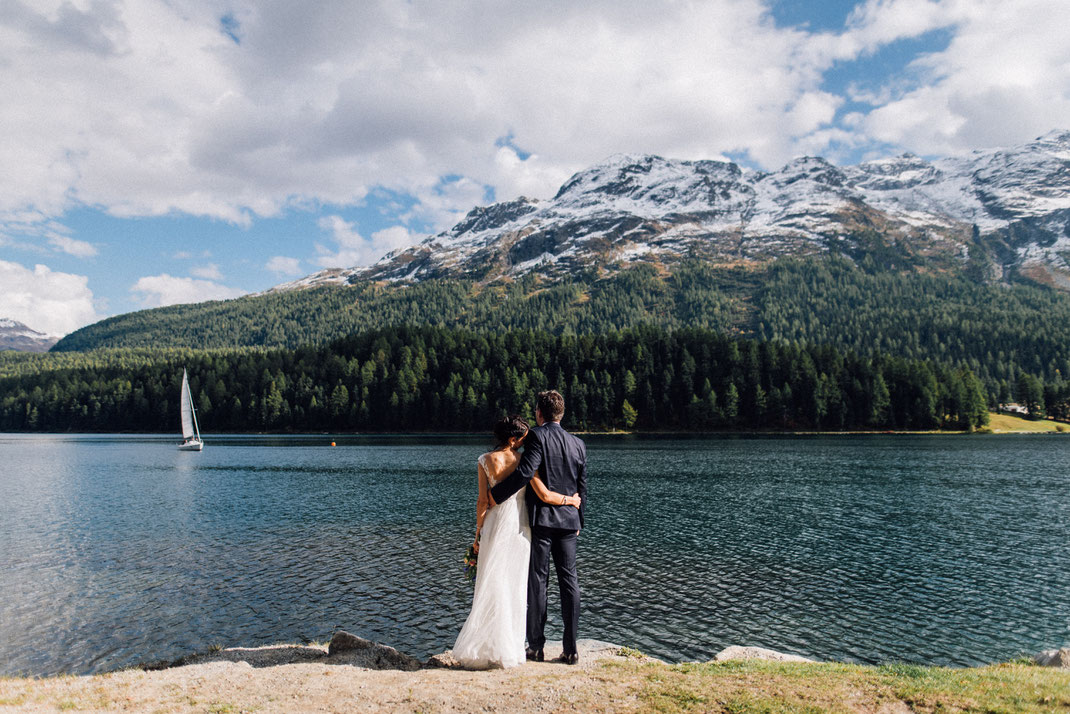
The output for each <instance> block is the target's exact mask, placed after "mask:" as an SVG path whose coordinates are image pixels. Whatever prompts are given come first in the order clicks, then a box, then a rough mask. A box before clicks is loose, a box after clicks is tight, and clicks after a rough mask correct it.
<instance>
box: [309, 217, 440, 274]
mask: <svg viewBox="0 0 1070 714" xmlns="http://www.w3.org/2000/svg"><path fill="white" fill-rule="evenodd" d="M319 227H320V228H322V229H323V230H325V231H329V232H330V233H331V237H332V238H333V239H334V242H335V247H334V249H333V250H332V249H331V248H328V247H325V246H323V245H317V246H316V249H317V255H316V257H315V258H313V262H315V263H316V264H317V265H319V266H321V267H323V268H352V267H356V266H359V265H371V264H372V263H374V262H375V261H376V260H378V259H379V258H382V257H383V256H384V255H386V254H387V253H389V252H390V251H392V250H397V249H398V248H404V247H406V246H410V245H412V244H413V243H415V242H416V241H417V240H418V239H419V236H417V235H415V234H413V233H410V232H409V230H408V229H407V228H405V227H404V226H392V227H390V228H384V229H383V230H381V231H376V232H375V233H372V235H371V238H365V237H364V236H362V235H361V234H360V233H358V232H357V230H356V227H355V226H354V225H353V224H352V223H350V222H348V221H346V220H345V219H343V218H342V217H341V216H325V217H323V218H321V219H320V220H319Z"/></svg>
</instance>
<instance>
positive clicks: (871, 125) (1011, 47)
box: [851, 0, 1070, 154]
mask: <svg viewBox="0 0 1070 714" xmlns="http://www.w3.org/2000/svg"><path fill="white" fill-rule="evenodd" d="M855 20H856V22H855V28H854V29H853V30H852V31H851V32H852V33H853V34H856V35H858V36H859V37H865V38H868V39H866V40H865V41H867V42H876V41H888V40H889V39H895V38H900V37H909V36H916V35H919V34H921V33H924V32H926V31H928V30H934V29H947V30H949V31H950V32H951V39H950V42H949V43H948V46H947V48H946V49H943V50H940V51H938V52H933V53H930V54H928V55H923V56H921V57H919V58H918V59H916V60H915V61H914V62H913V64H912V66H911V70H912V72H913V73H915V74H916V75H917V78H916V79H915V81H913V82H909V83H903V82H902V81H901V80H899V79H897V78H892V79H890V80H888V81H887V82H885V83H884V84H883V85H882V86H881V87H880V88H879V90H878V91H876V92H873V93H871V94H870V95H869V96H867V95H866V94H865V93H861V92H860V93H858V98H861V99H864V100H865V101H870V102H873V103H874V104H875V106H874V108H873V109H872V110H871V111H869V112H866V113H865V115H864V118H862V120H861V121H860V122H859V124H858V126H859V128H860V129H861V130H863V131H864V132H865V134H866V135H867V136H868V137H869V138H871V139H875V140H878V141H881V142H887V143H890V144H895V145H899V146H902V147H905V148H909V149H910V150H912V151H916V152H919V153H925V154H951V153H962V152H966V151H968V150H971V149H976V148H984V147H992V146H1007V145H1013V144H1016V143H1021V142H1023V141H1027V140H1030V139H1032V138H1034V137H1036V136H1038V135H1041V134H1044V133H1046V132H1047V131H1049V130H1051V129H1057V128H1058V129H1064V128H1067V126H1068V118H1070V43H1067V42H1066V33H1065V29H1064V28H1066V27H1068V26H1070V3H1066V2H1064V1H1063V0H1018V1H1016V2H1012V3H1008V2H997V1H995V0H975V1H973V2H965V1H963V0H942V1H940V2H925V1H923V0H871V2H869V3H867V5H866V6H865V7H864V8H863V9H862V10H860V11H859V12H858V13H856V17H855ZM873 38H877V39H873Z"/></svg>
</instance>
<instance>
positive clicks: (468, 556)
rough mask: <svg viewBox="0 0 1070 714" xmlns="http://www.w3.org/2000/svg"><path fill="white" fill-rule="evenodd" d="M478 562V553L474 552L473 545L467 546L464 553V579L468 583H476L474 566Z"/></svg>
mask: <svg viewBox="0 0 1070 714" xmlns="http://www.w3.org/2000/svg"><path fill="white" fill-rule="evenodd" d="M478 561H479V553H477V552H476V548H475V546H474V545H469V546H468V550H466V551H465V552H464V577H465V578H466V579H467V580H468V582H470V583H474V582H475V581H476V565H477V564H478Z"/></svg>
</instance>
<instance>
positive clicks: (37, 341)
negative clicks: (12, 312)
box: [0, 318, 59, 352]
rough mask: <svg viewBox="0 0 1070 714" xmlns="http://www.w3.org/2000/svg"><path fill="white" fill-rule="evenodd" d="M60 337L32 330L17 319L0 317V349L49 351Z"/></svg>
mask: <svg viewBox="0 0 1070 714" xmlns="http://www.w3.org/2000/svg"><path fill="white" fill-rule="evenodd" d="M58 340H59V338H58V337H52V336H51V335H46V334H44V333H43V332H38V331H37V330H32V329H30V328H29V327H27V326H26V325H23V324H22V323H21V322H18V321H17V320H9V319H3V318H0V351H4V350H14V351H15V352H48V350H49V348H50V347H52V345H54V344H56V342H57V341H58Z"/></svg>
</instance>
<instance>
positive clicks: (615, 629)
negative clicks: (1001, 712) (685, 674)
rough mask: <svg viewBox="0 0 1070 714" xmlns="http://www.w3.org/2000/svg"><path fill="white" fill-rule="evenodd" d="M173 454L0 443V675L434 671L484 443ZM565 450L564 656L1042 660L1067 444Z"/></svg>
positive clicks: (324, 439) (1068, 615)
mask: <svg viewBox="0 0 1070 714" xmlns="http://www.w3.org/2000/svg"><path fill="white" fill-rule="evenodd" d="M332 440H334V441H336V442H337V444H338V445H337V446H336V447H331V446H330V443H331V441H332ZM176 441H177V439H176V438H175V437H172V436H128V435H116V436H112V435H103V436H102V435H91V436H90V435H79V436H67V435H10V434H9V435H0V464H2V466H0V489H2V494H3V497H2V499H0V572H2V574H3V575H2V579H0V674H4V675H13V674H24V675H47V674H54V673H61V672H64V673H74V674H83V673H89V672H99V671H107V670H114V669H117V668H121V667H123V666H128V665H132V664H136V663H142V662H151V661H159V660H165V659H173V658H176V657H179V656H181V655H183V654H187V653H190V652H193V651H203V650H205V649H207V648H209V647H211V646H213V645H224V646H255V645H263V644H271V643H278V642H308V641H321V642H322V641H326V640H327V639H329V638H330V636H331V634H332V632H333V631H334V630H335V629H336V628H344V629H346V630H348V631H350V632H354V633H356V634H359V635H361V636H363V637H367V638H369V639H373V640H378V641H381V642H385V643H387V644H390V645H393V646H395V647H397V648H398V649H399V650H401V651H402V652H405V653H407V654H411V655H413V656H416V657H420V658H425V657H427V656H429V655H431V654H433V653H436V652H441V651H443V650H445V649H448V648H449V647H451V646H452V644H453V640H454V638H455V637H456V635H457V632H458V631H459V630H460V627H461V624H462V623H463V622H464V618H465V616H466V614H467V609H468V606H469V604H470V600H471V593H472V590H471V586H470V585H469V584H468V583H467V582H466V581H465V580H464V578H463V574H462V563H461V560H462V556H463V553H464V549H465V547H466V546H467V544H468V543H469V542H470V539H471V536H472V533H473V531H474V528H475V525H474V520H475V515H474V510H475V492H476V481H475V462H476V458H477V457H478V455H479V454H480V453H481V452H482V451H484V450H485V449H486V447H487V446H488V442H489V440H487V439H481V438H471V437H451V436H415V437H414V436H407V437H406V436H397V437H344V436H319V435H317V436H295V437H271V436H212V435H207V436H206V444H207V445H206V447H205V450H204V451H203V452H202V453H189V452H179V451H177V450H176V448H175V444H176ZM587 441H588V451H589V460H590V465H589V506H588V511H587V528H586V529H585V531H584V533H583V535H582V536H581V538H580V546H579V564H580V567H579V570H580V582H581V587H582V590H583V602H582V611H581V621H580V636H581V637H587V638H596V639H602V640H608V641H611V642H617V643H620V644H622V645H628V646H631V647H635V648H638V649H640V650H642V651H643V652H646V653H648V654H651V655H654V656H657V657H660V658H663V659H667V660H673V661H678V660H705V659H708V658H710V657H711V656H712V655H713V654H715V653H716V652H717V651H719V650H720V649H722V648H723V647H725V646H727V645H730V644H743V645H757V646H764V647H771V648H773V649H777V650H782V651H787V652H794V653H798V654H803V655H807V656H811V657H816V658H819V659H838V660H846V661H851V662H865V663H874V662H881V661H888V660H901V661H911V662H921V663H930V664H944V665H973V664H981V663H987V662H992V661H998V660H1005V659H1009V658H1012V657H1015V656H1017V655H1021V654H1033V653H1035V652H1037V651H1039V650H1041V649H1047V648H1053V647H1060V646H1066V645H1070V439H1068V438H1065V437H1060V436H1032V435H1031V436H1023V435H1000V436H993V435H976V436H939V435H932V436H929V435H925V436H912V435H889V436H812V437H787V436H785V437H759V436H755V437H731V436H724V437H719V436H714V437H694V438H658V437H646V438H640V437H590V438H588V439H587ZM549 591H550V598H551V599H550V624H549V633H548V634H549V637H550V638H551V639H557V638H559V637H560V617H559V614H558V612H557V608H558V601H557V596H556V585H555V584H554V580H553V576H551V584H550V588H549Z"/></svg>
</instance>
